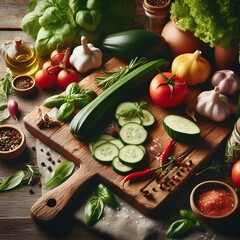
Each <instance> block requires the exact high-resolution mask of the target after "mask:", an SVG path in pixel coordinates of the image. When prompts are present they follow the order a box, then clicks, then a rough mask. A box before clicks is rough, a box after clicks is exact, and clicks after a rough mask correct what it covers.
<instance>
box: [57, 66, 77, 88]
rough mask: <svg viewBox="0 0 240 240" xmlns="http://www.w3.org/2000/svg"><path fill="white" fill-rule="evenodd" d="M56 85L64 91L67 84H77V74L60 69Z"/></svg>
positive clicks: (69, 70)
mask: <svg viewBox="0 0 240 240" xmlns="http://www.w3.org/2000/svg"><path fill="white" fill-rule="evenodd" d="M57 82H58V85H59V86H60V87H61V88H62V89H66V87H67V86H68V84H70V83H72V82H78V74H77V73H76V72H75V71H74V70H73V69H62V70H61V71H60V72H59V74H58V76H57Z"/></svg>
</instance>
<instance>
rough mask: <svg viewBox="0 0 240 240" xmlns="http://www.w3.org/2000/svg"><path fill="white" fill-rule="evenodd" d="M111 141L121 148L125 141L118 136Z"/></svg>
mask: <svg viewBox="0 0 240 240" xmlns="http://www.w3.org/2000/svg"><path fill="white" fill-rule="evenodd" d="M109 142H110V143H113V144H114V145H116V146H117V147H118V148H119V149H120V148H122V147H123V146H124V144H123V142H122V141H121V140H120V139H117V138H115V139H112V140H110V141H109Z"/></svg>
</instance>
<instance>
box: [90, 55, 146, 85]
mask: <svg viewBox="0 0 240 240" xmlns="http://www.w3.org/2000/svg"><path fill="white" fill-rule="evenodd" d="M146 62H147V59H146V58H144V57H142V58H140V59H139V58H137V57H136V58H135V59H132V60H131V62H130V63H129V65H128V66H126V67H123V68H121V69H119V70H118V71H115V72H109V71H104V72H103V73H104V74H105V77H97V78H95V80H96V83H97V85H98V86H103V87H104V88H105V89H106V88H108V87H110V86H111V85H113V84H114V83H115V82H117V81H119V79H121V78H122V77H124V76H125V75H127V74H128V73H129V72H131V71H132V70H134V69H135V68H137V67H140V66H142V65H143V64H145V63H146Z"/></svg>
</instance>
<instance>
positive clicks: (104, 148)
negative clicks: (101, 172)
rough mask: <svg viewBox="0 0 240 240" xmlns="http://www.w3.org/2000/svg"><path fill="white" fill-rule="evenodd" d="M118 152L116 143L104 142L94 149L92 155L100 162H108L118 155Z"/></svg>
mask: <svg viewBox="0 0 240 240" xmlns="http://www.w3.org/2000/svg"><path fill="white" fill-rule="evenodd" d="M118 153H119V149H118V147H117V146H116V145H114V144H113V143H110V142H105V143H103V144H101V145H98V146H97V147H96V148H95V149H94V151H93V156H94V158H95V159H97V160H98V161H100V162H102V163H109V162H111V161H112V160H113V158H114V157H116V156H118Z"/></svg>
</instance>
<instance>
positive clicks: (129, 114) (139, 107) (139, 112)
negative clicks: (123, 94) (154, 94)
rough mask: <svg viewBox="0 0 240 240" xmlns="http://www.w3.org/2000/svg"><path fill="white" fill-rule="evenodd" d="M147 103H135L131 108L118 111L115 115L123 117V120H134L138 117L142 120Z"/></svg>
mask: <svg viewBox="0 0 240 240" xmlns="http://www.w3.org/2000/svg"><path fill="white" fill-rule="evenodd" d="M146 105H147V102H145V101H141V102H135V103H134V106H133V107H129V108H127V109H120V110H119V111H118V112H117V115H119V116H121V117H124V118H134V117H137V116H138V117H140V118H144V114H143V109H144V108H145V107H146Z"/></svg>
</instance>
